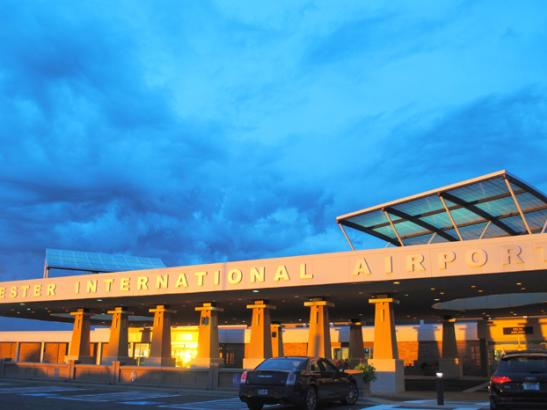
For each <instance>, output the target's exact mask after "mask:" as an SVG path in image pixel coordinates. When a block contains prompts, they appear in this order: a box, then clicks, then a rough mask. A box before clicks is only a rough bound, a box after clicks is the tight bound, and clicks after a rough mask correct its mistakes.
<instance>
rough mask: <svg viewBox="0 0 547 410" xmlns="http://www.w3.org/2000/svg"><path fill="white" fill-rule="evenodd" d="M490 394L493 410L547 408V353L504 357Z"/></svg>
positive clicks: (530, 352) (491, 382)
mask: <svg viewBox="0 0 547 410" xmlns="http://www.w3.org/2000/svg"><path fill="white" fill-rule="evenodd" d="M488 391H489V395H490V409H515V408H525V409H533V408H541V409H547V351H520V352H512V353H507V354H506V355H504V356H503V357H502V358H501V360H500V362H499V364H498V367H497V369H496V371H495V372H494V374H493V376H492V378H491V379H490V385H489V387H488Z"/></svg>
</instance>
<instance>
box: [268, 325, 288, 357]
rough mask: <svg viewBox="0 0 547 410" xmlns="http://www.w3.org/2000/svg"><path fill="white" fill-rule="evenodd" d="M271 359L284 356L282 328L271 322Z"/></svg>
mask: <svg viewBox="0 0 547 410" xmlns="http://www.w3.org/2000/svg"><path fill="white" fill-rule="evenodd" d="M271 332H272V357H281V356H284V355H285V353H284V350H283V326H282V325H281V323H279V322H272V326H271Z"/></svg>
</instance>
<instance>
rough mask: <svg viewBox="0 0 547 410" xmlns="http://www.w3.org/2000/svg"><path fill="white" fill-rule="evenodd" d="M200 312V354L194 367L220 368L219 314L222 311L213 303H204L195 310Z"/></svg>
mask: <svg viewBox="0 0 547 410" xmlns="http://www.w3.org/2000/svg"><path fill="white" fill-rule="evenodd" d="M195 310H196V311H197V312H200V317H199V327H198V354H197V357H196V358H195V359H194V361H193V363H192V366H193V367H218V366H219V364H220V356H219V348H218V312H222V310H223V309H220V308H218V307H216V306H214V305H213V304H212V303H204V304H203V305H202V306H200V307H197V308H195Z"/></svg>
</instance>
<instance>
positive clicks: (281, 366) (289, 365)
mask: <svg viewBox="0 0 547 410" xmlns="http://www.w3.org/2000/svg"><path fill="white" fill-rule="evenodd" d="M305 365H306V359H298V358H295V359H291V358H284V359H267V360H265V361H263V362H262V363H261V364H260V365H259V366H258V367H257V368H256V370H285V371H290V372H294V371H298V370H302V369H303V368H304V366H305Z"/></svg>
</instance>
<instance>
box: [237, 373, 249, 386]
mask: <svg viewBox="0 0 547 410" xmlns="http://www.w3.org/2000/svg"><path fill="white" fill-rule="evenodd" d="M247 375H248V373H247V370H245V371H244V372H243V373H241V379H239V382H240V383H241V384H245V383H247Z"/></svg>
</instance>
